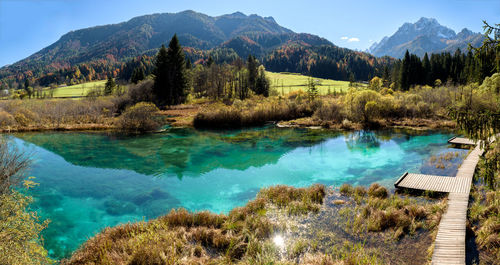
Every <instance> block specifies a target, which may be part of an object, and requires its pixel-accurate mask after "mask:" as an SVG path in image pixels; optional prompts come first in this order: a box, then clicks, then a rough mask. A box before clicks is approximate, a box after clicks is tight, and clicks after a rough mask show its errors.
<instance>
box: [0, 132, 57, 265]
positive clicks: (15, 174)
mask: <svg viewBox="0 0 500 265" xmlns="http://www.w3.org/2000/svg"><path fill="white" fill-rule="evenodd" d="M29 165H30V160H29V159H28V158H27V157H26V155H25V154H23V153H20V152H18V151H17V150H15V149H13V148H10V147H9V146H8V144H7V142H5V140H0V234H1V236H0V264H51V263H52V261H51V260H50V259H49V258H48V257H47V256H48V253H47V251H46V250H45V249H44V248H43V244H42V243H43V242H42V240H43V239H42V237H41V235H40V233H41V232H42V230H43V229H45V228H46V227H47V224H48V222H47V221H45V222H40V221H39V219H38V216H37V214H36V212H29V211H28V207H29V204H30V203H31V202H32V198H31V197H28V196H25V195H23V194H21V193H19V192H17V191H14V190H13V188H14V187H15V186H16V185H17V184H18V183H19V182H20V181H21V180H23V178H24V177H25V174H24V171H25V170H27V168H28V167H29ZM32 185H34V182H32V181H31V180H29V179H28V180H27V181H25V187H26V188H28V187H31V186H32Z"/></svg>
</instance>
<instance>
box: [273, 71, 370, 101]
mask: <svg viewBox="0 0 500 265" xmlns="http://www.w3.org/2000/svg"><path fill="white" fill-rule="evenodd" d="M266 75H267V77H268V78H269V80H270V81H271V89H274V90H276V91H277V92H278V93H279V94H288V93H290V92H293V91H297V90H302V91H307V81H308V79H309V76H305V75H302V74H297V73H274V72H266ZM314 80H315V83H316V84H317V87H318V91H319V94H320V95H326V94H328V91H330V93H334V92H335V91H336V92H343V91H347V89H349V81H337V80H331V79H323V78H316V77H314ZM356 85H357V86H366V85H364V84H359V83H356Z"/></svg>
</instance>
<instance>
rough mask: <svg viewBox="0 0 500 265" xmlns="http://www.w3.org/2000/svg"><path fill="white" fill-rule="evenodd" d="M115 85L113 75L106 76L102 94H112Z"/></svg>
mask: <svg viewBox="0 0 500 265" xmlns="http://www.w3.org/2000/svg"><path fill="white" fill-rule="evenodd" d="M115 87H116V83H115V80H113V77H111V76H108V81H106V84H105V85H104V95H105V96H109V95H111V94H113V90H115Z"/></svg>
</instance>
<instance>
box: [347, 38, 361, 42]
mask: <svg viewBox="0 0 500 265" xmlns="http://www.w3.org/2000/svg"><path fill="white" fill-rule="evenodd" d="M358 41H359V39H358V38H350V39H348V40H347V42H358Z"/></svg>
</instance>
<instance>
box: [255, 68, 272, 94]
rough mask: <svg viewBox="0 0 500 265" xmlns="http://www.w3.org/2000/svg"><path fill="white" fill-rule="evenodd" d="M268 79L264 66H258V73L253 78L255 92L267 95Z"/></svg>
mask: <svg viewBox="0 0 500 265" xmlns="http://www.w3.org/2000/svg"><path fill="white" fill-rule="evenodd" d="M269 83H270V82H269V80H268V79H267V77H266V70H265V68H264V66H260V67H259V74H258V76H257V79H256V80H255V94H257V95H263V96H264V97H268V96H269V86H270V85H269Z"/></svg>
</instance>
